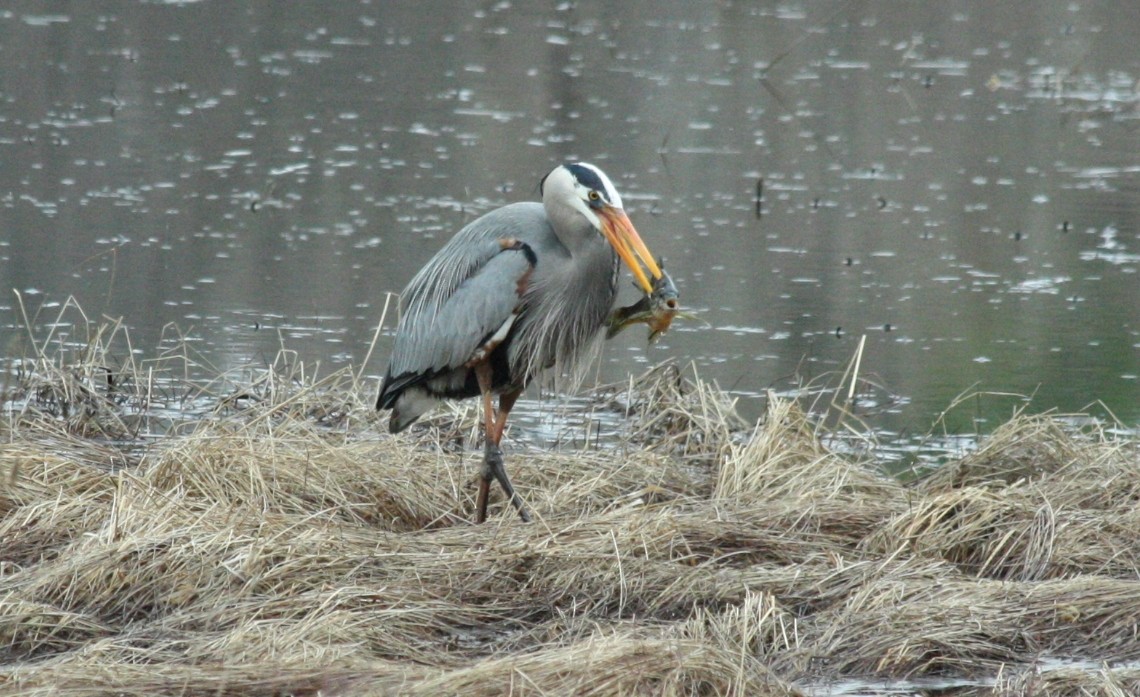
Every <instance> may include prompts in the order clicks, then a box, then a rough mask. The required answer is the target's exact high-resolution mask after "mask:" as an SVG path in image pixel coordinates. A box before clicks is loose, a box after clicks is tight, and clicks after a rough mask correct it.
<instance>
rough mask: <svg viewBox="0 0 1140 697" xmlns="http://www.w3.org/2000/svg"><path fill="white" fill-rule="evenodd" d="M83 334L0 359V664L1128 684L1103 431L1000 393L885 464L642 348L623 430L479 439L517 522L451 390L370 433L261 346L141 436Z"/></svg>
mask: <svg viewBox="0 0 1140 697" xmlns="http://www.w3.org/2000/svg"><path fill="white" fill-rule="evenodd" d="M110 335H114V332H111V333H110ZM107 336H108V335H107V334H99V335H97V336H96V337H95V338H94V340H93V342H92V346H94V347H103V348H105V345H104V343H103V342H104V341H105V339H106V337H107ZM109 353H110V352H109V351H106V350H93V351H90V352H87V353H86V354H85V355H83V356H81V358H82V360H77V361H73V362H68V361H65V360H61V359H59V357H56V358H54V359H52V360H48V359H47V358H45V357H44V352H42V351H41V352H40V353H38V354H37V356H36V357H35V358H33V359H32V360H30V361H26V362H24V363H22V364H21V367H20V370H19V371H18V372H17V374H16V375H15V377H13V379H12V380H10V384H8V385H7V386H6V388H5V394H4V399H5V402H6V404H7V406H8V412H7V416H6V419H5V421H4V423H3V425H2V426H0V434H2V435H3V444H2V445H0V693H4V694H24V695H49V694H50V695H61V694H62V695H69V694H70V695H79V694H116V695H139V696H142V695H154V694H185V695H203V696H205V695H235V696H236V695H286V694H289V695H317V694H321V695H337V694H344V695H348V694H351V695H370V694H371V695H386V694H411V695H441V694H444V695H446V694H462V695H465V696H469V697H470V696H475V695H502V694H516V695H529V694H535V695H538V694H575V695H651V694H652V695H795V694H802V693H811V692H815V693H821V694H825V693H826V692H827V689H828V687H827V686H828V685H830V684H833V683H835V682H837V681H843V680H849V679H853V678H908V679H919V678H932V677H939V678H952V679H956V680H961V681H962V682H961V683H959V684H960V686H959V687H957V688H955V689H956V690H957V691H956V694H971V695H1015V694H1027V693H1030V692H1031V693H1032V694H1074V695H1076V694H1090V695H1125V694H1135V692H1136V691H1137V689H1140V668H1138V667H1137V666H1138V665H1140V664H1137V663H1136V662H1137V661H1140V636H1138V632H1140V571H1138V570H1140V545H1138V543H1137V539H1138V535H1137V531H1138V530H1140V505H1138V502H1140V476H1138V475H1140V454H1138V453H1140V451H1138V448H1137V444H1136V443H1135V442H1134V441H1130V440H1121V439H1119V438H1118V439H1113V438H1110V437H1109V436H1107V435H1106V434H1105V433H1103V432H1101V431H1098V430H1095V429H1088V428H1086V429H1084V430H1083V431H1076V430H1073V429H1071V428H1068V427H1065V426H1063V425H1062V422H1061V421H1060V420H1058V419H1056V418H1052V417H1049V416H1017V417H1015V418H1013V419H1012V420H1011V421H1010V422H1009V423H1007V424H1005V425H1004V426H1002V427H1001V428H999V429H998V430H997V431H996V432H995V433H993V434H992V435H991V436H990V437H988V438H987V439H986V440H985V441H984V442H983V443H982V444H981V446H980V447H979V448H978V449H977V450H976V451H974V452H972V453H970V454H968V455H966V456H964V457H962V458H961V459H960V460H957V461H955V462H949V463H947V464H946V465H945V466H943V467H941V468H939V469H937V470H935V471H934V472H933V473H932V474H930V475H928V476H926V477H924V478H920V479H918V480H916V481H914V482H909V483H905V484H904V483H902V482H900V481H899V480H897V479H895V478H892V477H889V476H886V475H884V474H882V473H881V472H880V471H879V469H878V468H877V467H876V464H875V463H874V462H873V461H856V460H854V459H852V458H851V457H849V456H841V455H839V454H836V453H835V452H832V451H830V450H829V449H827V448H826V447H824V446H823V445H822V444H821V442H820V440H819V438H818V437H817V433H816V429H815V428H814V427H813V425H812V422H811V421H810V420H809V419H808V418H807V417H806V416H805V414H804V413H803V412H802V411H801V410H800V409H799V408H798V407H797V405H796V404H795V403H793V402H790V401H786V400H781V399H776V398H772V399H771V400H770V407H769V412H768V416H767V418H766V419H765V421H764V423H763V424H761V425H760V426H759V427H757V428H756V429H755V430H754V431H752V432H747V431H745V430H744V429H741V428H740V427H739V424H737V423H735V422H734V421H733V418H734V417H733V416H732V412H731V405H730V402H729V400H728V399H727V397H726V396H725V395H724V394H722V393H721V392H719V391H718V390H717V389H716V388H715V387H714V386H710V385H707V384H704V383H701V382H700V381H694V380H691V379H684V378H682V376H681V375H680V371H678V370H677V369H676V368H675V367H673V366H669V365H667V366H662V367H659V368H657V369H654V370H653V371H651V372H650V373H649V374H647V375H646V376H644V379H643V380H641V381H638V382H637V383H635V384H636V385H637V387H636V389H629V388H621V387H610V388H605V389H602V390H599V392H598V393H597V395H596V397H597V404H598V405H599V408H603V409H605V408H613V409H619V410H620V411H621V413H622V414H623V418H625V419H626V421H627V423H628V424H629V428H628V432H627V437H626V438H625V440H624V441H623V442H622V443H619V444H614V445H613V446H608V447H606V448H603V449H587V450H561V451H553V452H546V451H540V450H536V449H528V448H526V447H525V446H520V445H518V444H516V445H515V446H514V447H510V448H509V449H508V454H507V456H508V463H509V466H510V467H511V471H512V477H513V478H514V481H515V483H516V485H517V486H518V488H519V490H520V493H521V494H522V495H523V497H524V498H525V499H526V501H527V502H528V505H529V506H530V507H531V510H532V511H533V512H534V513H535V515H536V519H537V520H536V522H534V523H531V524H523V523H521V522H520V521H519V520H518V519H517V517H516V516H515V515H514V514H513V512H512V511H511V510H510V509H509V507H505V506H504V505H503V502H502V501H501V500H497V501H496V502H495V504H496V506H497V507H496V509H495V510H496V512H497V514H496V515H495V516H494V517H493V518H492V520H491V522H489V523H488V524H486V525H483V526H473V525H471V524H470V523H469V519H470V517H471V513H472V509H473V505H474V502H473V500H472V498H473V496H472V495H473V492H474V489H475V487H474V482H475V479H476V477H477V476H478V472H477V470H478V466H479V453H478V452H475V451H474V450H473V449H469V448H464V447H462V446H463V443H464V442H465V441H466V442H468V443H469V445H474V443H473V442H472V439H471V436H472V435H473V434H474V433H475V429H476V425H475V424H476V423H477V419H476V418H474V416H475V414H474V411H473V409H467V408H458V409H455V410H453V411H451V412H447V413H445V414H443V415H441V416H439V417H438V418H437V419H435V420H434V421H429V422H428V423H427V424H426V425H425V426H424V427H423V428H420V429H418V430H416V431H415V432H414V433H413V434H411V435H410V436H408V437H390V436H388V435H387V434H386V433H385V432H384V429H383V424H380V423H379V422H378V418H377V416H376V415H375V414H374V413H373V411H372V409H371V401H372V399H373V394H372V391H373V390H374V386H373V385H369V384H366V383H362V382H360V381H358V380H357V378H356V376H354V375H353V374H352V373H350V372H347V371H342V372H340V373H336V374H334V375H332V376H329V377H327V378H325V379H317V378H314V377H313V376H311V375H306V374H305V373H304V371H303V369H302V368H301V367H298V366H297V365H296V364H290V363H289V362H287V361H285V360H284V359H282V360H281V361H280V362H279V363H278V364H277V365H275V366H272V367H271V368H270V369H269V370H267V371H266V372H265V373H264V374H261V375H258V376H250V377H249V378H248V379H247V380H245V381H244V382H243V383H241V384H239V385H236V386H235V385H234V384H232V383H233V381H227V380H222V379H219V380H218V381H216V382H214V383H212V384H211V385H210V386H209V387H208V388H196V389H200V393H199V394H209V393H210V392H211V391H213V393H214V395H215V396H214V398H213V402H212V403H213V406H214V408H212V409H210V410H203V411H202V412H201V413H199V414H197V415H196V416H194V417H192V418H187V419H186V421H185V422H182V423H179V424H178V425H177V428H174V429H171V430H169V431H168V432H167V433H166V434H165V435H162V436H161V437H157V438H154V439H152V441H151V442H149V444H145V445H143V444H140V442H139V433H140V424H143V423H144V420H145V419H147V418H152V416H151V412H152V411H153V410H154V405H155V404H156V403H157V402H163V401H166V402H170V401H177V400H178V399H182V398H181V397H179V398H173V397H170V396H169V395H167V396H165V397H161V398H160V397H156V396H155V393H156V392H159V391H160V389H159V388H155V387H154V385H155V384H156V383H155V380H154V379H153V370H151V368H152V366H151V367H148V366H145V365H133V364H132V365H127V366H118V367H115V368H108V367H107V366H110V365H111V364H112V362H111V361H110V360H109V359H108V355H109ZM108 375H114V376H115V379H112V380H108V379H107V376H108ZM148 375H149V377H148ZM202 400H203V397H201V396H191V397H189V398H186V399H185V402H186V403H193V404H197V405H201V404H202ZM143 432H145V429H143ZM1043 658H1048V659H1050V660H1052V659H1066V658H1074V659H1083V660H1087V661H1092V662H1093V663H1092V664H1091V666H1092V667H1074V666H1070V667H1066V668H1063V669H1059V670H1044V671H1043V670H1042V669H1041V666H1042V665H1043V664H1042V662H1041V661H1042V659H1043ZM971 680H977V681H978V682H974V683H972V682H971Z"/></svg>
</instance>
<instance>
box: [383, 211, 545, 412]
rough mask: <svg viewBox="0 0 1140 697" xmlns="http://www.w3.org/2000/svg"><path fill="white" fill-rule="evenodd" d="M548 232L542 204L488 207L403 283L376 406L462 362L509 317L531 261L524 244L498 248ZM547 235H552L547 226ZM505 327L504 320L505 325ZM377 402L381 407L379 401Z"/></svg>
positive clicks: (507, 325)
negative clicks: (397, 319)
mask: <svg viewBox="0 0 1140 697" xmlns="http://www.w3.org/2000/svg"><path fill="white" fill-rule="evenodd" d="M547 230H549V225H548V224H547V222H546V218H545V214H544V213H543V212H542V208H541V205H540V204H515V205H513V206H507V207H504V208H500V209H498V210H496V211H493V212H491V213H489V214H487V215H485V216H483V217H481V218H479V219H478V220H476V221H475V222H473V223H471V224H470V225H468V226H467V227H465V228H463V229H462V230H460V231H459V233H457V234H456V235H455V237H453V238H452V239H451V241H449V242H448V243H447V244H446V245H445V246H444V247H443V248H442V249H440V251H439V252H438V253H437V254H436V255H435V256H434V257H433V258H432V259H431V260H430V261H429V262H428V263H427V265H425V266H424V268H423V269H421V270H420V272H419V273H417V274H416V276H415V277H414V278H413V279H412V280H411V282H409V283H408V286H407V287H406V288H405V289H404V292H403V293H402V294H401V305H402V309H403V313H402V316H401V318H400V323H399V326H398V327H397V329H396V340H395V346H394V347H393V351H392V358H391V361H390V362H389V365H388V374H387V376H386V377H385V381H384V387H383V388H382V390H381V396H380V399H379V400H378V401H377V404H378V405H382V404H384V403H387V404H391V403H392V402H393V401H394V400H395V398H396V397H397V396H398V395H399V392H400V391H402V390H403V389H405V388H406V387H408V386H410V385H412V384H415V383H418V382H420V381H422V380H423V379H425V378H427V377H431V376H434V375H438V374H441V373H444V372H447V371H449V370H454V369H457V368H461V367H462V366H464V364H466V363H467V362H468V361H470V360H471V359H472V358H473V357H474V356H475V353H476V351H478V350H479V349H480V348H481V347H482V346H483V345H484V343H486V342H487V341H488V339H490V338H491V337H493V336H494V335H495V334H496V332H500V331H501V332H502V333H504V334H505V330H506V329H509V323H510V322H512V321H513V319H514V316H515V314H514V313H515V311H516V309H517V308H518V306H519V299H520V296H521V293H522V291H523V290H524V287H523V285H520V281H523V280H524V279H525V278H526V276H527V274H528V273H529V272H530V271H531V269H532V268H533V265H534V263H535V259H534V255H533V252H531V248H530V246H529V245H527V246H518V247H514V248H507V249H505V248H504V245H503V243H502V241H501V240H504V239H515V240H520V241H522V242H526V241H527V240H534V239H535V238H536V236H539V237H541V235H543V234H545V232H546V231H547ZM550 234H553V233H552V232H551V233H550ZM504 325H506V326H504ZM381 408H383V407H381Z"/></svg>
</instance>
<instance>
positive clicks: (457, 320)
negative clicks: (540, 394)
mask: <svg viewBox="0 0 1140 697" xmlns="http://www.w3.org/2000/svg"><path fill="white" fill-rule="evenodd" d="M540 191H541V195H542V203H541V204H539V203H535V202H528V203H514V204H511V205H508V206H504V207H502V208H499V209H496V210H493V211H491V212H490V213H487V214H486V215H484V216H482V217H480V218H478V219H476V220H475V221H473V222H472V223H470V224H469V225H467V226H466V227H464V228H463V229H462V230H460V231H459V232H458V233H456V235H455V236H454V237H453V238H451V240H450V241H449V242H448V243H447V244H446V245H444V246H443V248H442V249H440V250H439V252H437V253H436V255H435V256H434V257H432V258H431V260H430V261H428V263H427V264H426V265H425V266H424V267H423V268H422V269H420V271H419V273H417V274H416V275H415V277H413V278H412V280H411V281H410V282H409V283H408V286H407V287H406V288H405V289H404V291H403V293H402V294H401V296H400V297H401V300H400V303H401V317H400V322H399V325H398V326H397V328H396V340H395V346H394V348H393V350H392V357H391V359H390V361H389V363H388V371H387V373H386V374H385V376H384V383H383V385H382V386H381V388H380V396H379V398H378V399H377V400H376V408H377V409H391V410H392V415H391V419H390V421H389V430H391V432H392V433H396V432H398V431H402V430H404V429H405V428H407V427H408V426H409V425H410V424H411V423H412V422H413V421H415V420H416V419H417V418H419V417H420V415H422V414H423V413H424V412H425V411H427V410H428V409H430V408H432V407H433V406H435V405H436V404H438V403H439V402H440V401H441V400H444V399H463V398H467V397H475V396H482V398H483V415H484V416H483V423H484V439H483V440H484V448H483V472H482V478H481V479H480V480H479V492H478V496H477V497H476V513H475V520H476V522H477V523H482V522H483V521H484V520H486V517H487V493H488V490H489V488H490V484H491V480H492V479H496V480H498V482H499V484H500V485H501V486H502V487H503V491H504V492H505V493H506V495H507V498H508V499H509V500H510V502H511V503H512V504H513V505H514V507H515V508H516V509H518V512H519V515H520V516H521V517H522V519H523V520H530V518H529V516H528V515H527V512H526V507H525V506H523V503H522V500H521V499H520V498H519V496H518V494H516V493H515V490H514V487H512V486H511V481H510V479H509V478H508V477H507V472H506V469H505V468H504V466H503V454H502V450H501V449H500V448H499V443H500V441H501V439H502V436H503V427H504V425H505V424H506V421H507V414H508V413H509V412H510V410H511V407H513V406H514V404H515V400H517V399H518V397H519V395H520V394H521V393H522V391H523V389H525V388H526V386H527V384H528V383H530V381H531V380H532V379H533V378H534V377H535V376H537V375H538V374H539V373H540V372H542V371H543V370H545V369H547V368H551V367H554V366H557V369H558V370H559V371H562V372H572V371H573V370H574V369H575V366H576V364H577V363H579V361H580V359H581V358H582V357H583V355H584V354H585V353H587V348H588V347H589V346H590V345H591V344H592V343H593V342H594V340H595V338H596V337H597V336H598V333H599V330H600V329H601V328H602V327H603V326H605V324H606V320H607V317H608V316H609V313H610V310H611V308H612V306H613V304H614V299H615V297H616V296H617V281H618V272H619V270H620V265H619V263H618V262H619V260H621V261H623V262H625V264H626V266H627V267H629V270H630V271H631V272H632V273H633V276H634V278H635V279H636V280H637V284H638V285H639V286H640V287H641V288H642V289H643V290H644V291H645V293H646V294H647V295H648V294H649V293H651V292H652V290H653V287H654V282H653V281H650V279H649V277H648V276H647V275H646V271H645V270H643V269H642V264H644V265H645V268H646V269H647V270H648V273H649V274H650V275H652V277H653V278H654V279H655V280H657V279H661V278H662V271H661V269H660V267H659V266H658V264H657V263H656V262H655V261H654V258H653V255H652V254H650V253H649V250H648V249H647V248H646V246H645V243H644V242H642V241H641V237H640V236H639V235H638V234H637V230H635V229H634V227H633V223H631V222H630V220H629V217H628V216H627V215H626V213H625V211H624V210H623V208H622V203H621V196H619V195H618V192H617V191H616V190H615V189H614V185H613V183H612V182H610V179H609V177H607V176H606V175H605V173H604V172H602V170H600V169H598V168H597V167H595V166H594V165H591V164H587V163H585V162H579V163H575V164H566V165H560V166H558V167H556V168H555V169H554V170H553V171H551V172H550V174H548V175H546V176H545V177H543V179H542V183H541V185H540ZM496 394H497V395H498V396H499V407H498V410H497V411H496V410H495V409H494V407H493V406H492V395H496Z"/></svg>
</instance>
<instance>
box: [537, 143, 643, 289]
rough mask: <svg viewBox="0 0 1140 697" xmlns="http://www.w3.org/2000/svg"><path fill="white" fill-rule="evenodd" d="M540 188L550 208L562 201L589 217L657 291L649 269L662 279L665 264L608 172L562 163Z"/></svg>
mask: <svg viewBox="0 0 1140 697" xmlns="http://www.w3.org/2000/svg"><path fill="white" fill-rule="evenodd" d="M540 188H541V191H542V200H543V202H544V203H545V204H546V205H547V209H548V210H549V209H550V207H551V204H552V203H557V204H562V205H566V206H569V207H570V208H571V209H573V210H574V211H576V212H577V213H578V214H580V215H581V216H582V217H584V218H585V219H586V220H588V221H589V223H590V225H591V226H592V227H593V228H594V229H595V230H597V231H599V232H601V233H602V235H603V236H604V237H605V238H606V240H607V241H608V242H609V243H610V246H612V247H613V248H614V251H616V252H617V254H618V257H620V258H621V260H622V261H623V262H625V265H626V266H627V267H629V270H630V271H631V272H632V273H633V276H634V278H636V279H637V284H638V285H639V286H641V288H642V289H643V290H644V291H645V292H646V293H647V294H648V293H651V292H653V282H652V281H650V279H649V277H648V276H647V275H646V270H648V272H649V274H651V275H652V276H653V278H654V279H658V278H661V268H660V267H659V266H658V265H657V262H656V260H654V258H653V255H652V254H651V253H650V252H649V248H648V247H646V246H645V243H644V242H642V241H641V235H639V234H638V233H637V230H636V229H635V228H634V227H633V222H631V221H630V219H629V216H628V215H626V213H625V209H624V208H622V203H621V195H620V194H618V192H617V189H615V188H614V185H613V182H611V181H610V178H609V177H607V176H606V173H605V172H603V171H602V170H601V169H599V168H598V167H596V166H595V165H592V164H589V163H587V162H576V163H572V164H566V165H559V166H558V167H556V168H555V169H554V171H552V172H551V173H550V174H548V175H546V176H545V177H543V179H542V184H541V187H540ZM643 264H644V267H645V268H644V269H643V268H642V265H643Z"/></svg>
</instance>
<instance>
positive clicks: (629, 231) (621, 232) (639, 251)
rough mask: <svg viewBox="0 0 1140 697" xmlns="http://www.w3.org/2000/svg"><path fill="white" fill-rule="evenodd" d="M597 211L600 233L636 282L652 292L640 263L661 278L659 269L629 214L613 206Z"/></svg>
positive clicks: (654, 276) (647, 292) (651, 286)
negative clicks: (599, 218)
mask: <svg viewBox="0 0 1140 697" xmlns="http://www.w3.org/2000/svg"><path fill="white" fill-rule="evenodd" d="M599 212H600V213H601V219H602V234H603V235H605V236H606V239H607V240H609V242H610V245H612V246H613V248H614V250H615V251H616V252H617V253H618V256H619V257H621V260H622V261H624V262H625V265H626V266H628V267H629V270H630V271H632V272H633V275H634V278H636V279H637V284H638V285H639V286H641V287H642V289H644V290H645V293H646V295H648V294H650V293H652V292H653V283H652V282H651V281H650V280H649V277H647V276H646V275H645V271H644V270H643V269H642V268H641V265H642V264H645V268H646V269H648V270H649V273H651V274H653V278H655V279H657V278H661V269H660V268H659V267H658V266H657V262H656V261H655V260H654V259H653V255H652V254H650V253H649V248H648V247H646V246H645V243H644V242H642V241H641V235H638V234H637V230H635V229H634V227H633V223H632V222H630V219H629V216H628V215H626V214H625V211H623V210H622V209H620V208H617V207H614V206H603V207H602V209H601V210H600V211H599ZM639 259H640V263H639V261H638V260H639Z"/></svg>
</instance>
